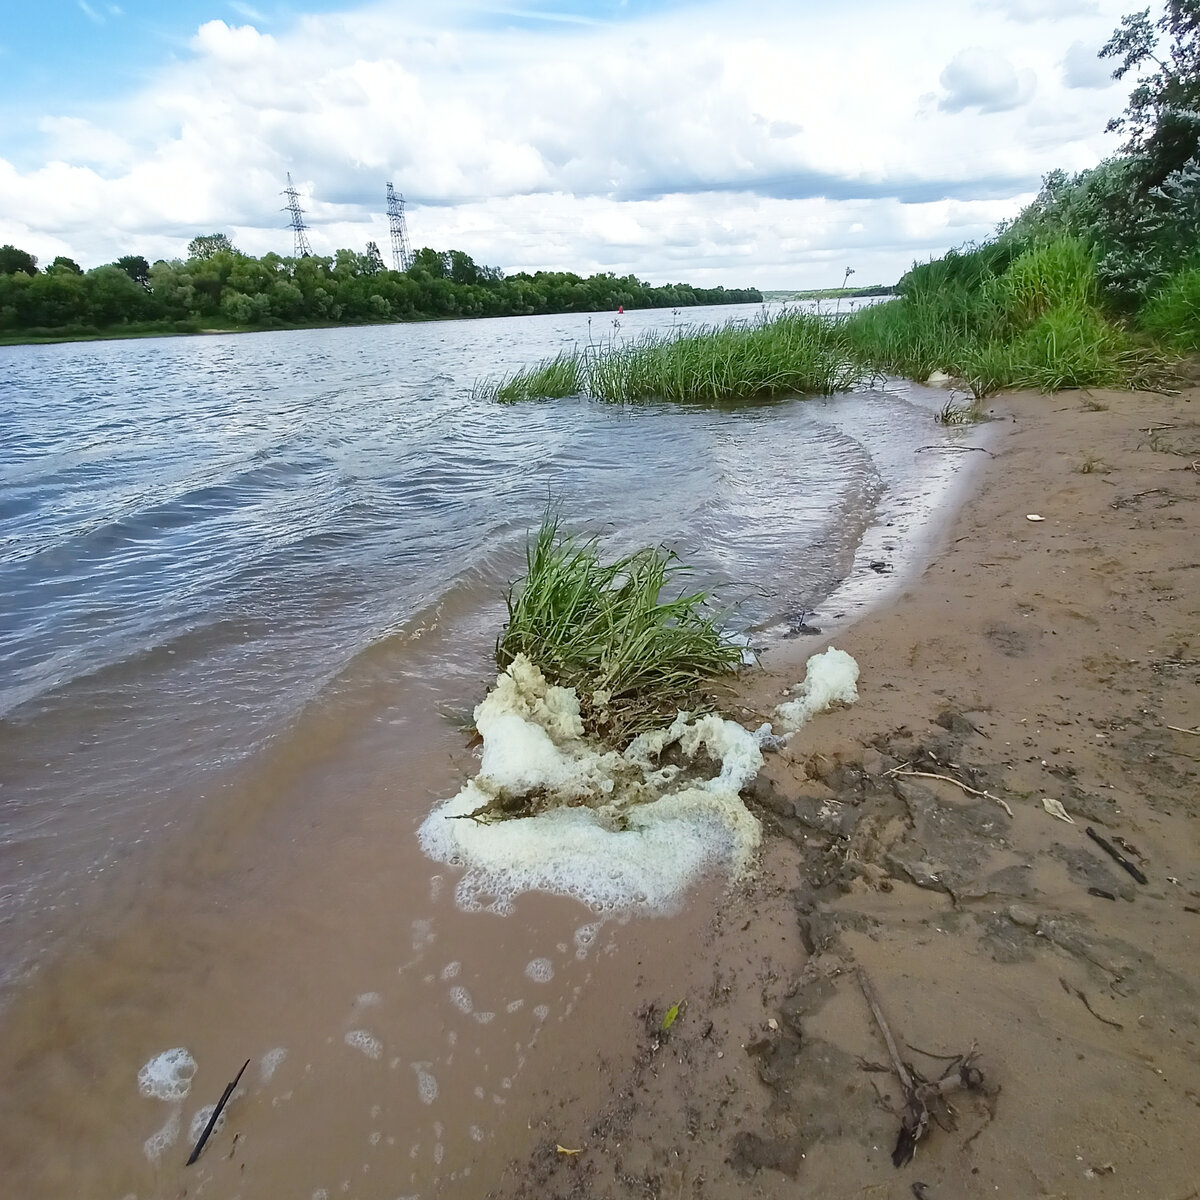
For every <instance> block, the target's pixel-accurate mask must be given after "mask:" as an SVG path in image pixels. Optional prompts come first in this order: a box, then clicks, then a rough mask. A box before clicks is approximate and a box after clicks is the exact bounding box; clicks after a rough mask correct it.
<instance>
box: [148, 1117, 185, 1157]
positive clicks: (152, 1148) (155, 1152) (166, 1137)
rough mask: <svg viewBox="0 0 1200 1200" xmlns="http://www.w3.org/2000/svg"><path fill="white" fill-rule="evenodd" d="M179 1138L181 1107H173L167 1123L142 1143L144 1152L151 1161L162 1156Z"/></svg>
mask: <svg viewBox="0 0 1200 1200" xmlns="http://www.w3.org/2000/svg"><path fill="white" fill-rule="evenodd" d="M178 1140H179V1109H178V1108H176V1109H173V1110H172V1112H171V1115H170V1116H169V1117H168V1118H167V1123H166V1124H165V1125H164V1126H163V1127H162V1128H161V1129H159V1130H156V1131H155V1132H154V1133H152V1134H151V1135H150V1136H149V1137H148V1138H147V1139H146V1140H145V1142H143V1143H142V1152H143V1153H144V1154H145V1155H146V1157H147V1158H148V1159H149V1160H150V1161H151V1162H158V1160H159V1159H160V1158H162V1156H163V1155H164V1154H165V1153H166V1152H167V1151H168V1150H170V1148H171V1147H172V1146H173V1145H175V1143H176V1142H177V1141H178Z"/></svg>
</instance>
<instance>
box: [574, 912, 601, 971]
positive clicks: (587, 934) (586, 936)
mask: <svg viewBox="0 0 1200 1200" xmlns="http://www.w3.org/2000/svg"><path fill="white" fill-rule="evenodd" d="M603 924H604V922H603V921H592V922H591V924H588V925H580V927H579V928H578V929H577V930H575V957H576V958H577V959H579V960H580V961H581V962H582V961H583V959H585V958H587V956H588V952H589V951H590V950H591V948H592V947H593V946H594V945H595V944H596V938H597V937H598V936H599V934H600V929H601V927H602V926H603Z"/></svg>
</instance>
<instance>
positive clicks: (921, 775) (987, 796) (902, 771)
mask: <svg viewBox="0 0 1200 1200" xmlns="http://www.w3.org/2000/svg"><path fill="white" fill-rule="evenodd" d="M888 774H889V775H908V776H916V778H918V779H940V780H941V781H942V782H943V783H952V784H954V786H955V787H958V788H962V790H963V791H964V792H966V793H967V795H969V796H978V797H979V798H980V799H981V800H991V801H992V802H993V803H995V804H998V805H1000V807H1001V808H1002V809H1004V811H1005V812H1006V813H1008V815H1009V816H1010V817H1011V816H1012V815H1013V810H1012V809H1011V808H1009V806H1008V804H1007V803H1006V802H1005V801H1003V800H1001V799H1000V797H999V796H993V795H992V793H991V792H981V791H979V790H978V789H976V788H973V787H968V786H967V785H966V784H965V783H963V781H962V780H961V779H955V778H954V777H953V776H952V775H934V774H933V773H932V772H931V771H910V770H908V769H907V768H905V767H893V768H892V769H891V770H890V771H889V772H888Z"/></svg>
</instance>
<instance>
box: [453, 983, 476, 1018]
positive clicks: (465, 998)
mask: <svg viewBox="0 0 1200 1200" xmlns="http://www.w3.org/2000/svg"><path fill="white" fill-rule="evenodd" d="M450 1003H451V1004H453V1005H454V1007H455V1008H457V1009H458V1011H459V1012H460V1013H469V1012H470V1011H471V1010H472V1009H473V1008H474V1007H475V1002H474V1001H473V1000H472V999H471V993H470V992H468V991H467V989H466V988H465V987H452V988H451V989H450Z"/></svg>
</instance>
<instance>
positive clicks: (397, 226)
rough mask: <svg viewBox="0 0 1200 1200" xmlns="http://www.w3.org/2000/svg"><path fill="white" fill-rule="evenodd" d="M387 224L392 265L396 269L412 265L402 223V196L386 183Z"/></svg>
mask: <svg viewBox="0 0 1200 1200" xmlns="http://www.w3.org/2000/svg"><path fill="white" fill-rule="evenodd" d="M387 205H388V225H389V226H391V230H392V265H393V267H394V268H395V269H396V270H397V271H407V270H408V268H409V267H410V266H412V251H411V250H410V249H409V248H408V226H407V225H405V223H404V197H403V196H397V195H396V189H395V188H394V187H392V185H391V184H390V183H389V184H388V185H387Z"/></svg>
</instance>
